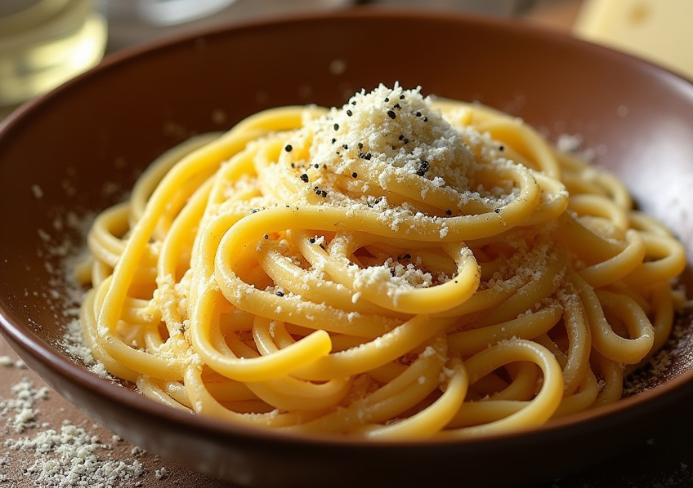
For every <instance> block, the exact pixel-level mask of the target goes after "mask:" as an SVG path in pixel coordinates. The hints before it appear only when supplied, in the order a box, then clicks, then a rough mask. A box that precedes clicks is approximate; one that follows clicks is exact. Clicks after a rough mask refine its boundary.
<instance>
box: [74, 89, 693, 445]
mask: <svg viewBox="0 0 693 488" xmlns="http://www.w3.org/2000/svg"><path fill="white" fill-rule="evenodd" d="M89 248H90V251H91V262H90V263H89V268H88V270H81V271H82V273H81V275H82V276H83V277H84V278H83V279H84V281H85V283H90V284H91V286H92V288H91V290H90V291H89V293H88V294H87V299H86V300H85V302H84V304H83V306H82V310H81V317H80V318H81V322H82V325H83V332H84V335H85V339H86V342H87V344H88V345H89V347H90V348H91V350H92V352H93V354H94V356H95V357H96V358H97V359H98V360H99V361H100V362H102V363H103V364H104V365H105V367H106V368H107V369H108V370H109V372H110V373H111V374H113V375H115V376H117V377H119V378H121V379H123V380H126V381H129V382H132V383H134V384H136V386H137V388H138V390H139V391H140V392H142V393H143V394H144V395H146V396H148V397H149V398H152V399H154V400H156V401H159V402H162V403H164V404H167V405H170V406H172V407H174V408H178V409H182V410H186V411H190V412H194V413H197V414H200V415H206V416H210V417H214V418H217V419H220V420H221V421H226V422H232V423H240V424H245V425H253V426H258V427H264V428H272V429H279V430H283V431H295V432H308V433H315V434H335V435H351V436H365V437H369V438H374V439H417V438H426V437H434V436H438V437H440V436H442V437H460V438H461V437H470V436H479V435H485V434H489V433H498V432H507V431H513V430H520V429H527V428H531V427H534V426H538V425H541V424H544V423H546V422H548V421H550V420H551V419H553V418H557V417H560V416H564V415H569V414H571V413H575V412H578V411H581V410H585V409H589V408H594V407H596V406H599V405H604V404H607V403H611V402H615V401H618V400H619V399H620V398H621V396H622V392H623V382H624V377H625V376H626V375H627V374H628V373H629V372H630V371H632V370H633V369H634V368H637V367H638V366H639V365H641V364H642V363H643V362H644V361H646V360H647V359H648V358H650V357H651V356H652V355H653V354H654V353H655V352H656V351H657V350H659V349H660V348H661V347H662V345H663V344H664V342H665V341H666V339H667V337H668V336H669V333H670V331H671V328H672V324H673V321H674V315H675V313H676V310H677V307H679V306H680V303H681V300H680V297H679V295H678V293H677V292H676V290H675V288H674V286H675V281H674V280H675V279H676V277H677V276H678V275H679V274H680V273H681V271H682V270H683V268H684V266H685V262H686V258H685V253H684V250H683V247H682V246H681V245H680V244H679V243H678V242H677V240H676V239H675V238H674V237H673V236H672V235H671V233H670V232H669V231H668V230H667V229H666V228H664V226H663V225H661V224H660V223H658V222H657V221H655V220H654V219H652V218H650V217H647V216H645V215H643V214H641V213H639V212H638V211H636V210H634V207H633V203H632V201H631V197H630V195H629V194H628V192H627V190H626V189H625V188H624V186H623V184H622V183H621V182H620V181H619V180H618V179H617V178H615V177H614V176H612V175H609V174H607V173H605V172H603V171H601V170H599V169H598V168H596V167H593V166H590V165H588V164H586V163H584V162H581V161H579V160H578V159H576V158H574V157H572V156H569V155H567V154H563V153H561V152H559V151H558V150H556V149H555V148H554V147H552V146H551V145H550V144H549V143H548V142H547V141H545V140H544V139H543V138H542V137H541V136H540V135H539V134H538V133H537V132H536V131H535V130H534V129H532V128H531V127H529V126H527V125H526V124H525V123H523V122H522V121H521V120H518V119H515V118H513V117H510V116H508V115H506V114H503V113H500V112H497V111H495V110H493V109H490V108H488V107H484V106H481V105H476V104H468V103H463V102H458V101H452V100H444V99H432V98H430V97H424V96H422V95H421V93H420V90H419V89H416V90H405V89H403V88H402V87H400V86H399V85H395V87H394V88H388V87H385V86H382V85H381V86H379V87H377V88H376V89H375V90H373V91H372V92H365V91H362V92H360V93H357V94H355V95H354V96H353V97H352V98H351V99H350V100H349V101H348V102H347V103H346V104H345V105H344V106H343V107H339V108H330V109H328V108H321V107H315V106H306V107H282V108H276V109H270V110H266V111H263V112H260V113H258V114H256V115H254V116H251V117H249V118H247V119H245V120H243V121H242V122H240V123H239V124H237V125H236V126H235V127H233V128H232V129H231V130H230V131H228V132H226V133H224V134H208V135H203V136H199V137H196V138H194V139H191V140H190V141H188V142H186V143H184V144H181V145H179V146H177V147H175V148H173V149H171V150H170V151H169V152H167V153H165V154H163V155H162V156H161V157H160V158H159V159H158V160H157V161H155V162H154V163H153V164H152V165H151V166H150V167H149V168H148V169H147V171H146V172H145V173H144V174H143V175H142V176H141V177H140V179H139V180H138V181H137V183H136V185H135V187H134V189H133V192H132V195H131V197H130V199H129V200H128V201H126V202H124V203H121V204H119V205H116V206H114V207H112V208H110V209H107V210H106V211H104V212H103V213H102V214H101V215H100V216H99V217H98V218H97V220H96V221H95V223H94V226H93V227H92V230H91V232H90V234H89Z"/></svg>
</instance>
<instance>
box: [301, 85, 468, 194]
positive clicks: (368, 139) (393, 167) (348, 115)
mask: <svg viewBox="0 0 693 488" xmlns="http://www.w3.org/2000/svg"><path fill="white" fill-rule="evenodd" d="M429 102H430V100H429V99H428V97H426V98H424V97H423V96H422V95H421V93H420V88H417V89H416V90H403V89H402V88H401V87H400V86H399V85H395V87H394V88H388V87H386V86H384V85H380V86H379V87H377V88H376V89H375V90H373V91H372V92H370V93H366V92H365V91H361V92H360V93H357V94H355V95H354V96H353V97H352V98H351V99H350V100H349V102H348V103H347V104H346V105H344V106H343V107H342V108H333V109H331V110H330V113H329V115H328V116H327V117H324V118H321V119H319V120H318V121H316V122H315V126H316V128H315V129H314V130H315V136H314V140H313V144H312V146H311V148H310V155H311V158H310V160H311V161H314V162H315V163H317V164H319V165H323V164H325V165H328V166H329V167H331V168H333V171H335V172H336V173H347V174H348V173H350V168H351V163H352V162H353V161H355V160H357V159H368V160H369V161H370V163H371V168H372V169H371V171H372V172H374V174H375V175H376V176H378V175H382V174H383V173H387V172H391V173H394V174H396V175H397V174H399V175H404V174H417V175H419V176H424V177H426V178H427V179H430V180H436V184H437V185H438V186H440V185H442V183H443V182H445V183H447V184H448V185H451V186H454V187H456V188H457V189H459V190H466V189H467V188H468V180H467V168H468V167H469V166H470V165H471V164H472V163H473V161H474V159H473V155H472V153H471V151H470V150H469V149H468V148H467V146H466V145H465V143H464V141H463V140H462V137H461V136H460V133H459V131H457V130H456V129H455V128H453V127H452V126H451V125H450V123H448V122H447V121H446V120H445V119H444V118H443V116H442V115H441V113H440V111H439V110H435V109H433V108H432V107H431V105H430V103H429ZM381 180H382V179H381ZM383 181H384V180H383Z"/></svg>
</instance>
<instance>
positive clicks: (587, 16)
mask: <svg viewBox="0 0 693 488" xmlns="http://www.w3.org/2000/svg"><path fill="white" fill-rule="evenodd" d="M692 22H693V0H584V2H583V4H582V6H581V8H580V11H579V13H578V17H577V19H576V22H575V25H574V33H575V35H576V36H578V37H581V38H583V39H586V40H588V41H592V42H596V43H600V44H603V45H605V46H609V47H612V48H616V49H619V50H621V51H624V52H627V53H629V54H632V55H636V56H639V57H641V58H644V59H647V60H649V61H651V62H654V63H657V64H659V65H661V66H663V67H666V68H668V69H671V70H673V71H676V72H678V73H679V74H682V75H683V76H686V77H688V78H690V79H692V80H693V28H691V23H692Z"/></svg>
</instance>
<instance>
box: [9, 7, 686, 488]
mask: <svg viewBox="0 0 693 488" xmlns="http://www.w3.org/2000/svg"><path fill="white" fill-rule="evenodd" d="M395 82H399V83H400V84H401V85H402V86H403V87H405V88H415V87H417V86H421V87H422V93H424V94H425V95H428V94H432V95H436V96H442V97H448V98H452V99H459V100H465V101H478V102H482V103H484V104H488V105H490V106H493V107H496V108H498V109H501V110H503V111H506V112H509V113H511V114H513V115H516V116H519V117H522V118H523V119H525V120H526V121H527V122H529V123H530V124H532V125H533V126H535V127H537V128H538V129H539V130H540V131H541V132H542V133H543V134H544V135H545V136H546V137H547V138H549V139H550V140H552V141H556V140H557V139H558V138H559V137H560V136H561V135H564V134H570V135H579V136H580V137H581V139H582V146H583V148H585V149H589V150H590V151H591V152H592V153H593V154H594V155H595V163H596V164H598V165H600V166H603V167H605V168H606V169H608V170H609V171H612V172H614V173H616V174H617V175H618V176H620V177H621V178H622V179H623V180H624V181H625V183H626V185H627V186H628V187H629V189H630V190H631V191H632V193H633V195H634V197H635V200H636V202H637V205H638V206H639V207H640V208H642V209H643V210H645V211H646V212H648V213H650V214H652V215H653V216H655V217H657V218H659V219H661V220H662V221H664V222H665V223H666V224H667V225H669V226H670V227H671V228H672V229H673V230H674V232H675V233H676V235H677V236H678V237H679V238H680V240H681V241H682V242H683V243H684V245H685V247H686V249H687V251H688V252H692V251H693V221H691V220H690V219H689V218H688V210H689V209H690V208H693V192H690V191H689V189H690V187H691V183H692V182H693V137H690V133H691V129H692V128H693V86H692V85H691V84H690V83H689V82H687V81H686V80H684V79H681V78H679V77H677V76H675V75H673V74H672V73H669V72H667V71H664V70H662V69H659V68H657V67H655V66H652V65H649V64H646V63H644V62H641V61H639V60H636V59H634V58H631V57H628V56H625V55H622V54H619V53H615V52H612V51H610V50H607V49H603V48H600V47H597V46H593V45H589V44H587V43H583V42H580V41H577V40H575V39H571V38H568V37H566V36H563V35H561V34H556V33H552V32H548V31H543V30H537V29H534V28H531V27H528V26H526V25H521V24H511V23H506V22H503V21H497V20H489V19H480V18H473V17H465V16H459V15H443V14H430V13H428V14H425V13H421V12H415V11H392V10H371V9H367V8H362V9H354V10H348V11H343V12H338V13H333V14H329V15H316V16H303V17H301V18H293V19H283V20H276V21H267V22H263V23H256V24H247V25H241V26H235V27H233V28H228V29H217V30H214V31H206V32H204V33H200V34H198V35H192V36H189V37H185V38H181V39H176V40H175V41H171V42H166V43H161V44H156V45H151V46H147V47H145V48H138V49H135V50H133V51H130V52H127V53H124V54H118V55H113V56H111V57H110V58H109V59H107V60H106V61H105V62H104V63H103V64H102V65H101V66H99V67H98V68H96V69H95V70H93V71H91V72H89V73H87V74H86V75H84V76H81V77H79V78H77V79H75V80H73V81H71V82H69V83H67V84H65V85H64V86H62V87H60V88H59V89H57V90H55V91H54V92H52V93H50V94H48V95H46V96H44V97H41V98H40V99H37V100H34V101H32V102H30V103H28V104H27V105H25V106H24V107H22V108H21V109H19V110H18V111H16V112H15V113H14V114H13V115H12V116H11V117H10V118H9V119H8V120H6V121H5V123H4V124H3V126H2V130H1V131H0V256H1V257H2V259H0V312H1V314H2V321H1V323H2V332H3V334H4V335H5V336H6V337H7V339H8V340H9V342H10V343H11V344H12V345H13V346H14V347H15V348H16V349H17V351H18V353H19V354H20V355H21V356H22V357H23V358H24V360H25V361H26V362H27V363H28V364H29V365H30V366H31V367H32V368H33V369H35V370H36V371H37V372H38V373H39V374H40V375H41V376H43V377H44V378H45V379H46V381H47V382H48V383H49V384H51V385H52V386H53V387H55V388H56V389H57V390H58V391H59V392H60V393H62V394H63V395H64V396H66V397H67V398H68V399H69V400H71V401H72V402H74V403H75V404H76V405H77V406H78V407H80V408H81V409H82V410H84V411H85V412H86V413H88V414H89V415H91V416H92V417H93V418H94V419H96V420H98V421H99V422H101V423H103V424H104V425H106V426H107V427H109V428H110V429H112V430H113V431H114V432H115V433H117V434H119V435H121V436H122V437H124V438H126V439H128V440H130V441H131V442H133V443H135V444H138V445H141V446H142V447H144V448H147V449H149V450H151V451H153V452H155V453H158V454H160V455H162V456H164V457H169V458H171V459H173V460H175V461H178V462H180V463H183V464H186V465H188V466H190V467H192V468H194V469H197V470H199V471H202V472H205V473H207V474H210V475H213V476H216V477H220V478H223V479H226V480H229V481H233V482H237V483H241V484H247V485H252V486H324V482H323V480H324V479H326V478H325V476H329V479H330V480H331V482H330V483H331V484H330V486H350V485H353V484H354V483H356V482H359V483H361V484H363V479H362V478H361V476H362V473H363V472H364V471H369V470H370V471H372V472H373V474H372V475H369V480H370V482H371V483H373V484H376V485H377V484H378V483H382V484H387V483H389V484H395V483H396V482H398V483H399V484H402V485H403V486H412V485H414V484H416V483H417V482H424V481H425V482H426V483H431V482H436V483H437V485H440V486H442V485H443V484H445V483H447V482H449V480H450V479H451V478H450V476H451V475H452V473H454V472H455V471H456V470H458V469H460V466H464V465H468V466H476V467H477V468H478V469H476V470H473V472H477V471H478V473H479V474H476V475H474V474H470V475H465V479H467V481H469V482H470V483H472V485H473V482H474V481H475V478H474V477H475V476H477V477H478V480H476V481H478V482H482V481H483V482H484V486H503V485H506V484H508V483H510V482H511V481H512V483H513V484H523V483H529V482H534V481H541V480H547V479H551V478H552V477H555V476H559V475H561V474H564V473H566V472H568V471H571V470H573V469H575V468H577V467H580V466H584V465H585V464H589V463H593V462H598V461H600V460H602V459H604V458H606V457H607V456H609V455H611V454H613V453H615V452H618V451H619V450H620V449H622V448H624V447H626V446H627V445H628V444H629V443H633V442H635V441H638V440H643V439H644V438H646V436H647V435H648V432H647V429H650V428H656V426H657V422H656V421H654V420H653V421H652V422H650V420H652V419H654V418H659V419H661V418H663V417H662V416H661V415H655V414H657V413H660V412H662V411H665V410H667V409H670V410H674V409H675V408H677V406H678V405H680V404H681V402H682V401H684V400H685V399H686V398H688V397H689V396H690V390H691V380H693V371H691V368H690V365H691V364H693V361H692V359H693V352H692V351H693V348H691V347H689V342H690V334H689V328H690V327H689V326H690V322H691V319H690V317H689V316H683V317H681V318H680V321H681V324H680V327H679V330H680V333H679V335H678V336H677V338H676V341H675V342H672V344H670V345H669V346H668V347H669V348H670V350H671V352H672V353H671V354H670V360H669V362H668V364H667V365H666V367H662V368H657V369H655V368H652V369H651V370H648V371H645V372H644V373H643V374H642V377H641V378H640V384H641V385H643V387H642V388H641V391H638V392H636V393H634V394H633V395H632V396H630V397H629V398H627V399H625V400H623V401H621V402H620V403H617V404H616V405H612V406H609V407H606V408H602V409H595V410H592V411H588V412H585V413H582V414H579V415H575V416H572V417H568V418H565V419H562V420H560V421H556V422H553V423H551V424H549V425H546V426H544V427H542V428H539V429H535V430H532V431H529V432H524V433H518V434H512V435H501V436H494V437H488V438H483V439H477V440H474V439H471V440H464V441H455V442H449V441H446V442H442V441H428V442H400V443H392V444H387V445H374V444H368V443H366V442H364V441H357V440H345V439H329V440H327V439H318V438H311V437H306V436H301V437H293V436H286V435H281V434H276V433H269V432H257V431H254V430H252V429H247V428H243V427H234V426H231V425H219V424H217V423H215V422H213V421H210V420H208V419H204V418H199V417H194V416H191V415H187V414H182V413H180V412H177V411H173V410H172V409H168V408H166V407H164V406H162V405H158V404H155V403H154V402H151V401H149V400H147V399H145V398H143V397H141V396H140V395H138V394H137V393H135V392H134V391H131V390H129V389H127V388H123V387H122V386H118V385H116V384H114V383H112V382H110V381H108V380H105V379H102V378H99V377H97V376H96V375H94V374H92V373H90V372H89V371H88V370H87V369H86V368H85V367H84V366H83V365H82V364H80V362H79V361H76V360H74V358H72V357H70V355H69V354H68V353H67V352H66V351H65V348H64V347H63V344H64V338H65V337H64V336H65V333H66V330H67V329H68V323H69V322H70V321H71V320H73V316H72V315H71V314H69V313H65V310H66V308H68V307H73V306H75V303H74V296H73V295H72V294H71V293H69V290H68V287H69V285H68V284H67V282H66V280H65V279H64V276H63V275H62V274H61V273H60V272H59V270H61V269H64V267H65V262H66V256H67V255H69V254H71V253H73V252H74V251H75V250H76V249H79V248H80V246H83V244H84V229H83V228H81V227H80V225H79V224H80V223H81V222H83V221H85V220H87V219H88V216H89V215H93V214H94V213H95V212H98V211H99V210H101V209H104V208H106V207H107V206H109V205H111V204H113V203H115V202H117V201H119V200H120V199H122V198H123V197H124V196H125V195H126V193H127V190H128V189H129V188H131V186H132V184H133V182H134V181H135V179H136V178H137V176H138V175H139V174H140V173H141V171H142V170H143V168H145V167H146V166H147V164H148V163H149V162H151V161H152V160H153V159H154V158H155V157H156V156H157V155H159V154H161V153H162V152H163V151H165V150H166V149H168V148H170V147H172V146H174V145H175V144H177V143H179V142H181V141H183V140H185V139H186V138H188V137H190V136H192V135H195V134H199V133H203V132H208V131H219V130H226V129H228V128H230V127H232V126H233V125H234V124H235V123H236V122H238V121H239V120H241V119H242V118H244V117H246V116H248V115H250V114H253V113H256V112H258V111H259V110H262V109H265V108H269V107H275V106H282V105H293V104H309V103H315V104H319V105H324V106H334V105H341V104H343V103H344V102H346V100H347V98H348V97H349V96H350V95H351V94H353V93H354V92H356V91H360V90H361V89H366V90H371V89H373V88H375V87H376V86H377V85H378V84H379V83H384V84H386V85H389V86H392V85H394V83H395ZM691 276H693V274H692V272H691V269H690V268H688V269H687V270H686V271H685V273H684V282H686V283H688V282H690V280H691ZM594 436H600V439H602V440H603V441H602V442H600V443H599V444H598V445H592V444H590V443H591V440H590V439H593V438H594ZM588 444H589V445H590V447H589V449H587V448H586V446H587V445H588ZM536 456H543V457H544V459H545V460H546V461H545V463H543V467H542V468H541V469H533V470H523V469H522V466H523V465H524V464H523V463H527V462H532V459H533V458H535V457H536ZM499 457H503V458H504V459H505V460H506V461H504V462H506V464H505V466H506V469H503V470H498V469H495V468H494V467H493V466H494V465H493V462H494V461H493V459H497V458H499ZM354 463H358V464H354ZM430 464H435V466H436V469H435V470H431V469H430V468H428V467H427V465H430ZM268 465H271V466H272V469H267V468H266V466H268ZM354 465H358V466H360V468H359V469H356V470H354V469H353V468H352V467H350V466H354ZM480 468H483V469H480ZM470 472H471V471H470ZM334 473H339V476H334ZM470 476H471V477H470ZM366 484H368V483H366ZM381 486H382V485H381Z"/></svg>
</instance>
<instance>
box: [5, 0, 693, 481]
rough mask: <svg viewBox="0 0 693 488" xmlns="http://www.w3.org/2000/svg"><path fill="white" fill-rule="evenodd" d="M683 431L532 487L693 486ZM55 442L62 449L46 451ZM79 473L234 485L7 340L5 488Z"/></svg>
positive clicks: (689, 428) (535, 17) (564, 23)
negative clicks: (148, 443) (79, 400)
mask: <svg viewBox="0 0 693 488" xmlns="http://www.w3.org/2000/svg"><path fill="white" fill-rule="evenodd" d="M578 7H579V1H574V0H564V1H554V2H551V3H547V2H542V3H540V4H539V7H537V8H535V10H534V11H532V12H531V13H530V14H529V15H527V16H526V17H525V18H523V19H520V20H519V21H529V22H534V23H536V24H539V25H541V26H542V27H543V28H550V29H553V28H556V29H566V28H567V27H568V26H570V24H571V22H572V21H573V19H574V18H575V14H576V12H577V9H578ZM676 425H677V427H676V428H675V429H670V430H667V431H662V432H660V433H659V434H658V435H656V436H654V437H653V438H652V439H649V440H648V441H646V442H644V443H643V444H642V445H639V446H635V447H634V448H633V449H632V450H630V451H628V452H626V453H622V454H619V455H617V456H616V457H614V458H613V459H612V460H610V461H608V462H606V463H603V464H601V465H598V466H596V467H592V468H589V469H586V470H584V471H583V472H580V473H576V474H573V475H570V476H566V477H564V478H561V479H557V480H551V481H549V482H547V483H545V484H542V485H537V486H536V487H531V488H620V487H624V488H679V487H680V488H684V487H693V415H691V416H690V417H689V416H685V417H684V418H681V419H678V420H677V423H676ZM51 439H54V440H55V439H57V441H56V442H57V444H54V445H53V448H52V449H47V446H49V445H50V444H49V442H50V440H51ZM61 443H63V444H66V443H72V445H71V446H70V448H71V449H72V450H70V451H68V452H69V454H70V456H69V459H68V458H67V456H64V457H66V458H65V459H61V457H60V454H61V453H60V452H59V451H60V446H61ZM75 443H82V449H81V451H80V450H79V449H77V448H76V447H75ZM75 453H78V454H79V457H78V460H79V462H75V461H73V460H72V459H71V457H72V456H74V455H75ZM61 473H62V474H61ZM80 473H81V476H82V478H81V481H83V482H84V483H83V486H97V485H98V484H99V483H104V486H113V487H130V486H143V487H156V488H168V487H201V488H217V487H233V486H234V485H230V484H227V483H223V482H220V481H218V480H214V479H211V478H209V477H206V476H203V475H201V474H198V473H195V472H193V471H191V470H189V469H186V468H184V467H181V466H178V465H176V464H174V463H172V462H169V461H167V460H164V459H161V458H159V457H158V456H156V455H154V454H151V453H148V452H145V451H143V450H141V449H139V448H137V447H136V446H133V445H131V444H129V443H128V442H126V441H123V440H121V439H118V438H116V437H114V436H113V435H112V434H111V433H110V432H109V431H108V430H107V429H105V428H104V427H101V426H99V425H96V424H95V423H94V422H93V421H92V420H90V419H89V418H88V417H86V416H85V415H84V414H82V413H81V412H80V411H79V410H78V409H77V408H75V407H74V406H73V405H71V404H70V403H68V402H67V401H66V400H64V399H63V398H62V397H61V396H60V395H59V394H58V393H56V392H55V391H53V390H51V389H50V388H49V387H47V386H46V384H45V383H44V382H43V381H42V380H41V379H40V378H39V377H38V376H37V375H36V374H34V373H33V372H32V371H31V370H29V369H27V368H26V366H24V364H23V363H22V362H21V361H20V360H19V358H18V356H17V355H16V354H15V353H14V351H12V350H11V348H10V347H9V345H8V344H7V343H6V342H5V340H4V339H3V338H2V337H1V336H0V487H3V488H5V487H8V488H20V487H35V486H42V487H48V486H78V485H77V481H72V482H70V481H67V476H68V475H69V474H72V475H73V476H75V477H77V476H78V475H80ZM61 480H62V481H61ZM326 488H328V487H326Z"/></svg>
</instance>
